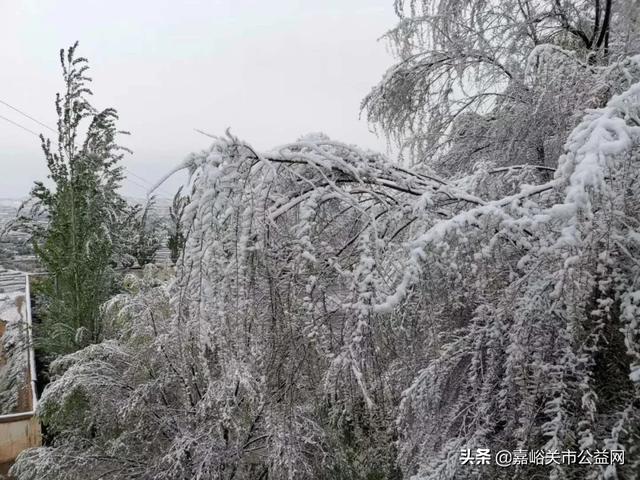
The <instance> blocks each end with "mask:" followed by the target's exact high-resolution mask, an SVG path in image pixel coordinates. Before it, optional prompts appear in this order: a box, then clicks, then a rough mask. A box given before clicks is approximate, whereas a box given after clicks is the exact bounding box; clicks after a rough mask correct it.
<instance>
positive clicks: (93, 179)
mask: <svg viewBox="0 0 640 480" xmlns="http://www.w3.org/2000/svg"><path fill="white" fill-rule="evenodd" d="M77 45H78V44H77V43H76V44H75V45H73V46H72V47H71V48H69V49H68V50H67V51H66V52H65V51H64V50H61V51H60V61H61V64H62V71H63V78H64V82H65V87H66V88H65V91H64V93H63V94H62V95H60V94H58V95H57V96H56V111H57V113H58V124H57V125H58V142H57V146H54V145H53V144H52V143H51V141H50V140H49V139H45V138H44V137H43V136H41V141H42V149H43V151H44V155H45V158H46V161H47V166H48V168H49V172H50V173H49V178H50V179H51V180H52V181H53V183H54V185H55V188H54V189H50V188H49V187H47V186H45V185H44V183H42V182H36V185H35V187H34V188H33V190H32V195H33V197H35V198H36V199H37V201H38V202H39V204H40V206H41V207H42V208H43V209H44V211H45V212H46V213H47V214H48V218H49V221H48V223H47V224H46V226H42V227H39V228H36V229H35V230H34V236H33V240H34V246H35V251H36V254H37V256H38V258H39V259H40V261H41V262H42V264H43V265H44V267H45V268H46V270H47V271H48V272H49V274H50V275H49V277H48V278H47V280H46V281H45V282H44V285H43V289H42V292H43V294H44V298H45V307H46V308H45V312H44V321H43V325H42V327H43V328H42V331H41V332H40V335H39V337H40V341H41V343H42V346H43V348H44V350H45V351H46V352H47V353H49V354H53V355H59V354H63V353H69V352H72V351H75V350H77V349H78V348H81V347H83V346H86V345H87V344H89V343H92V342H96V341H97V340H98V339H99V338H100V330H101V327H100V305H101V304H102V303H103V302H104V301H105V300H106V299H107V298H109V295H110V294H111V293H112V290H113V289H112V285H113V277H114V272H113V269H112V266H113V265H112V258H113V255H114V251H115V250H116V246H117V244H118V242H119V239H118V237H117V234H116V232H117V230H116V226H117V225H118V224H119V223H120V222H121V220H122V214H123V212H124V211H125V209H126V202H125V200H124V199H123V198H122V197H121V196H120V195H119V194H118V193H117V190H118V188H119V186H120V182H121V180H122V179H123V173H122V167H121V166H119V162H120V160H121V159H122V157H123V155H124V152H125V151H126V149H124V148H122V147H120V146H119V145H117V143H116V136H117V134H118V133H124V132H119V131H118V130H117V129H116V120H117V118H118V116H117V114H116V111H115V110H114V109H112V108H107V109H105V110H102V111H98V110H96V109H95V108H94V107H93V106H92V105H91V104H90V103H89V101H88V97H89V96H90V95H91V94H92V92H91V90H89V88H88V86H87V85H88V83H89V82H90V81H91V79H90V78H89V77H87V76H86V72H87V70H88V68H89V67H88V62H87V60H86V59H85V58H83V57H77V56H76V48H77ZM85 120H86V121H88V122H89V125H88V127H87V130H86V133H85V135H84V139H83V140H81V139H80V129H81V124H82V123H83V121H85Z"/></svg>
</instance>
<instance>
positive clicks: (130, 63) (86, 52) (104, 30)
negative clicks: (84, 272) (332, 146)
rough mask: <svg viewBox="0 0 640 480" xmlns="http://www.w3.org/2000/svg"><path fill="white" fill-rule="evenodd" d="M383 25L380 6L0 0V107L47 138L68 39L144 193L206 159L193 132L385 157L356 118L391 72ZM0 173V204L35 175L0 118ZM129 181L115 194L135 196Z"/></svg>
mask: <svg viewBox="0 0 640 480" xmlns="http://www.w3.org/2000/svg"><path fill="white" fill-rule="evenodd" d="M394 23H395V17H394V14H393V2H392V0H323V1H313V0H304V1H302V0H298V1H296V0H271V1H269V0H262V1H260V0H218V1H214V0H210V1H204V0H202V1H186V0H182V1H179V2H178V1H169V0H144V1H140V0H136V1H132V0H129V1H124V0H109V1H89V0H56V1H53V0H50V1H47V0H0V45H1V46H2V48H0V65H1V67H0V69H1V73H0V100H3V101H5V102H8V103H10V104H12V105H14V106H15V107H17V108H19V109H21V110H23V111H25V112H26V113H28V114H30V115H32V116H33V117H35V118H36V119H38V120H40V121H42V122H44V123H46V124H49V125H51V126H55V122H56V115H55V108H54V103H53V102H54V98H55V93H56V92H57V91H60V90H61V89H62V80H61V71H60V67H59V58H58V51H59V49H60V48H62V47H65V48H66V47H67V46H69V45H71V44H73V43H74V42H75V40H79V41H80V47H79V50H78V53H79V54H80V55H82V56H85V57H87V58H88V59H89V62H90V67H91V70H90V76H91V77H92V78H93V80H94V81H93V84H92V88H93V91H94V97H93V103H94V104H95V106H96V107H98V108H104V107H107V106H111V107H114V108H116V109H117V110H118V112H119V114H120V123H119V127H120V128H121V129H123V130H129V131H130V132H131V134H132V135H131V137H124V138H123V139H122V142H121V143H122V144H123V145H125V146H128V147H129V148H131V149H132V150H133V151H134V153H133V155H132V156H129V157H127V159H126V160H125V165H126V166H127V168H128V169H129V170H130V171H131V172H133V173H135V174H137V175H139V176H140V177H143V178H145V179H147V180H148V181H150V182H153V181H154V180H155V179H157V178H159V177H161V176H162V174H163V173H165V172H166V171H167V170H169V169H170V168H171V167H172V166H174V165H176V164H177V163H178V162H179V161H180V160H182V159H183V158H184V156H185V155H186V154H188V153H189V152H191V151H196V150H200V149H202V148H204V147H206V146H208V144H209V143H210V139H208V138H206V137H204V136H202V135H200V134H198V133H196V132H194V130H193V129H194V128H198V129H201V130H204V131H207V132H210V133H213V134H223V133H224V130H225V129H226V128H227V127H231V130H232V132H233V133H234V134H235V135H237V136H239V137H240V138H242V139H244V140H246V141H248V142H249V143H251V144H252V145H254V147H256V148H258V149H262V150H264V149H268V148H270V147H274V146H276V145H279V144H282V143H287V142H290V141H294V140H296V139H297V138H298V137H299V136H300V135H303V134H305V133H309V132H317V131H322V132H324V133H326V134H328V135H329V136H331V137H332V138H334V139H336V140H341V141H345V142H348V143H356V144H358V145H360V146H363V147H369V148H372V149H376V150H385V149H386V143H385V141H384V139H382V138H378V137H376V136H375V135H374V134H372V133H371V132H370V127H369V126H368V125H367V123H366V121H365V120H364V119H362V120H360V119H359V114H360V102H361V100H362V98H363V97H364V96H365V95H366V94H367V93H368V92H369V90H370V88H371V87H372V86H373V85H375V84H376V83H377V82H378V80H379V79H380V78H381V76H382V74H383V73H384V71H385V70H386V69H387V68H388V67H389V66H390V65H391V64H392V58H391V56H390V55H389V54H388V53H387V49H386V45H385V42H384V41H377V39H378V38H379V37H380V36H381V35H382V34H383V33H384V32H385V31H386V30H387V29H389V28H391V27H392V26H393V25H394ZM0 115H2V116H4V117H7V118H10V119H11V120H14V121H16V122H18V123H20V124H22V125H24V126H25V127H28V128H30V129H32V130H34V131H36V132H40V131H43V133H45V134H46V133H52V132H47V131H46V130H44V129H43V128H41V127H40V126H39V125H38V124H36V123H33V122H31V121H30V120H28V119H25V118H24V117H22V116H20V115H19V114H18V113H16V112H14V111H12V110H11V109H9V108H8V107H6V106H4V105H2V104H0ZM0 166H1V167H2V168H1V169H0V198H2V197H4V198H7V197H18V196H23V195H25V194H26V193H27V192H28V191H29V189H30V188H31V185H32V183H33V181H34V180H36V179H44V178H45V177H46V175H47V170H46V166H45V162H44V157H43V155H42V153H41V151H40V147H39V140H38V139H37V138H36V137H35V136H33V135H32V134H29V133H28V132H25V131H23V130H21V129H19V128H17V127H15V126H13V125H10V124H9V123H7V122H6V121H4V120H2V119H0ZM134 182H137V183H140V184H144V182H142V181H140V180H139V179H138V178H136V177H132V179H131V180H130V181H127V182H125V186H124V189H123V191H124V193H125V194H127V195H133V196H144V193H145V190H144V189H143V188H141V187H140V186H138V185H136V184H135V183H134ZM175 184H176V182H175V181H174V182H173V184H169V185H167V186H166V187H165V188H164V191H165V192H167V193H171V192H172V191H173V188H174V187H175Z"/></svg>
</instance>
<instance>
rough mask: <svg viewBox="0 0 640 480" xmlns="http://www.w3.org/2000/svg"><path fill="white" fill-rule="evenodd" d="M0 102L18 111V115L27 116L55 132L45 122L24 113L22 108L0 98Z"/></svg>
mask: <svg viewBox="0 0 640 480" xmlns="http://www.w3.org/2000/svg"><path fill="white" fill-rule="evenodd" d="M0 103H1V104H3V105H6V106H7V107H9V108H10V109H11V110H15V111H16V112H18V113H19V114H20V115H23V116H25V117H27V118H28V119H29V120H32V121H34V122H36V123H37V124H38V125H40V126H42V127H44V128H48V129H49V130H51V131H52V132H55V130H54V129H53V128H51V127H50V126H49V125H47V124H46V123H42V122H41V121H40V120H36V119H35V118H33V117H32V116H31V115H29V114H27V113H24V112H23V111H22V110H20V109H18V108H16V107H14V106H13V105H9V104H8V103H7V102H5V101H4V100H1V99H0Z"/></svg>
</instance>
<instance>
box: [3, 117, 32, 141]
mask: <svg viewBox="0 0 640 480" xmlns="http://www.w3.org/2000/svg"><path fill="white" fill-rule="evenodd" d="M0 118H1V119H2V120H5V121H7V122H9V123H11V124H12V125H15V126H16V127H18V128H21V129H22V130H24V131H26V132H29V133H31V134H32V135H35V136H36V137H38V138H40V134H38V133H36V132H34V131H33V130H31V129H29V128H27V127H25V126H23V125H20V124H19V123H16V122H14V121H13V120H10V119H8V118H7V117H3V116H2V115H0Z"/></svg>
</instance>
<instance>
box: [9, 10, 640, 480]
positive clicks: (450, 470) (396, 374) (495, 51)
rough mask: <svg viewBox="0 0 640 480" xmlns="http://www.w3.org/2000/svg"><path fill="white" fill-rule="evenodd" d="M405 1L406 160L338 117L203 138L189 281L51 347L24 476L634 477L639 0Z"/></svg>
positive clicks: (399, 129)
mask: <svg viewBox="0 0 640 480" xmlns="http://www.w3.org/2000/svg"><path fill="white" fill-rule="evenodd" d="M397 7H398V12H399V14H400V15H401V22H400V25H399V26H398V28H396V29H395V30H393V31H392V32H391V33H390V38H391V39H392V40H394V41H396V42H397V43H396V44H397V46H398V47H399V50H398V52H399V54H400V55H401V63H399V64H398V65H397V66H396V67H394V68H393V69H392V70H390V72H389V73H388V74H387V75H386V76H385V78H384V79H383V80H382V82H381V83H380V85H379V86H378V87H376V89H374V91H373V92H372V94H371V95H370V96H369V97H368V99H367V100H366V101H365V107H366V108H367V109H368V112H369V115H370V118H371V119H372V120H374V121H376V122H379V123H380V124H381V126H382V127H383V128H384V129H385V130H386V131H388V132H389V133H390V134H392V135H396V136H397V138H400V139H402V140H403V141H406V142H407V144H408V145H409V146H410V147H411V148H410V149H408V150H407V151H406V152H405V156H407V155H409V157H408V159H409V160H411V162H410V163H411V166H406V165H404V166H403V165H401V164H400V163H395V162H392V161H390V160H389V159H387V158H386V157H384V156H383V155H380V154H376V153H373V152H370V151H364V150H361V149H359V148H357V147H354V146H352V145H348V144H344V143H340V142H336V141H333V140H331V139H329V138H327V137H326V136H324V135H322V134H313V135H308V136H305V137H303V138H300V139H299V140H298V141H296V142H294V143H291V144H287V145H284V146H281V147H278V148H275V149H273V150H271V151H268V152H258V151H256V150H255V149H253V148H252V147H251V146H250V145H249V144H247V143H246V142H244V141H241V140H239V139H237V138H235V137H233V136H232V135H230V134H227V136H226V137H222V138H216V140H215V142H214V143H213V145H212V146H211V147H210V148H209V149H207V150H205V151H203V152H200V153H195V154H192V155H190V156H189V157H188V158H187V159H186V160H185V162H184V163H183V164H182V165H181V166H180V168H185V169H188V170H189V172H190V181H189V185H188V190H189V202H188V204H187V206H186V207H185V209H184V216H183V222H184V230H183V231H184V234H185V237H186V244H185V246H184V252H183V254H182V256H181V259H180V262H178V265H177V273H176V276H175V278H167V279H166V280H162V279H161V278H160V277H161V275H160V274H159V273H158V270H155V269H154V267H150V268H149V269H148V270H147V271H146V273H145V276H144V278H143V279H142V280H139V279H135V278H134V277H129V278H128V280H127V282H128V287H127V288H128V292H127V293H125V294H122V295H120V296H118V297H115V298H114V299H112V300H111V301H110V302H108V303H107V304H106V305H105V307H104V308H105V310H104V311H105V318H108V319H110V321H109V322H108V324H107V326H106V327H105V328H106V333H105V334H106V336H107V338H108V340H107V341H105V342H103V343H102V344H100V345H94V346H91V347H88V348H87V349H84V350H82V351H80V352H77V353H75V354H73V355H71V356H67V357H63V358H61V359H60V360H58V361H57V362H56V363H55V364H54V365H53V366H52V369H53V371H54V372H55V373H56V375H57V377H56V379H55V380H54V382H53V383H52V384H51V385H50V386H49V387H48V389H47V391H46V392H45V394H44V396H43V399H42V402H41V406H40V411H41V415H42V416H43V419H44V420H45V422H46V423H47V425H48V428H49V429H50V431H52V432H54V433H55V438H56V440H55V442H54V443H53V444H52V445H50V446H48V447H46V448H41V449H35V450H30V451H27V452H25V453H24V454H23V455H22V456H21V457H20V458H19V460H18V462H17V464H16V466H15V467H14V469H13V471H12V473H13V474H14V475H15V476H16V477H17V478H18V479H20V480H27V479H29V480H31V479H34V480H35V479H37V478H41V477H39V475H42V472H48V474H49V475H50V476H51V478H61V479H80V478H82V479H87V478H89V479H91V478H95V479H98V478H100V479H117V478H153V479H178V480H180V479H185V480H186V479H210V478H216V479H225V480H231V479H240V478H242V479H254V480H263V479H267V478H268V479H341V478H344V479H363V480H364V479H367V480H371V479H400V478H406V479H409V478H411V479H413V480H435V479H441V480H445V479H446V480H449V479H477V478H487V479H489V478H491V479H514V478H519V479H529V478H550V479H567V480H574V479H575V480H578V479H596V478H601V479H608V480H609V479H633V478H637V477H638V472H640V404H639V399H640V327H639V320H638V319H639V318H640V283H639V282H640V231H639V230H640V200H639V199H640V191H639V189H640V186H639V183H638V176H639V175H640V162H639V160H640V56H636V55H635V51H634V49H635V48H636V47H637V46H638V43H637V34H638V32H637V27H636V26H635V23H634V22H635V19H636V18H637V17H636V10H635V9H636V6H635V4H633V3H631V2H616V3H613V2H606V1H605V2H593V3H590V2H571V3H570V2H560V1H554V2H549V1H540V2H532V1H521V2H519V1H515V0H514V1H506V2H479V1H441V2H417V1H416V2H410V3H406V4H405V3H403V2H398V3H397ZM490 88H491V89H493V90H489V89H490ZM485 98H486V99H488V100H487V102H486V103H484V100H482V99H485ZM475 149H478V150H477V151H474V150H475ZM476 448H489V449H491V450H492V451H494V452H495V451H497V450H501V449H505V450H515V449H522V450H537V449H546V450H549V451H556V450H557V451H563V450H584V449H589V450H591V451H596V450H603V449H608V450H612V449H614V450H624V451H625V455H626V458H625V463H624V464H623V465H621V464H616V465H599V464H592V465H588V464H579V465H563V464H551V465H536V464H523V465H518V466H513V467H510V468H499V467H497V466H495V465H493V464H492V465H484V466H481V465H462V464H461V462H460V454H461V451H463V450H465V449H471V450H474V449H476Z"/></svg>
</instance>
